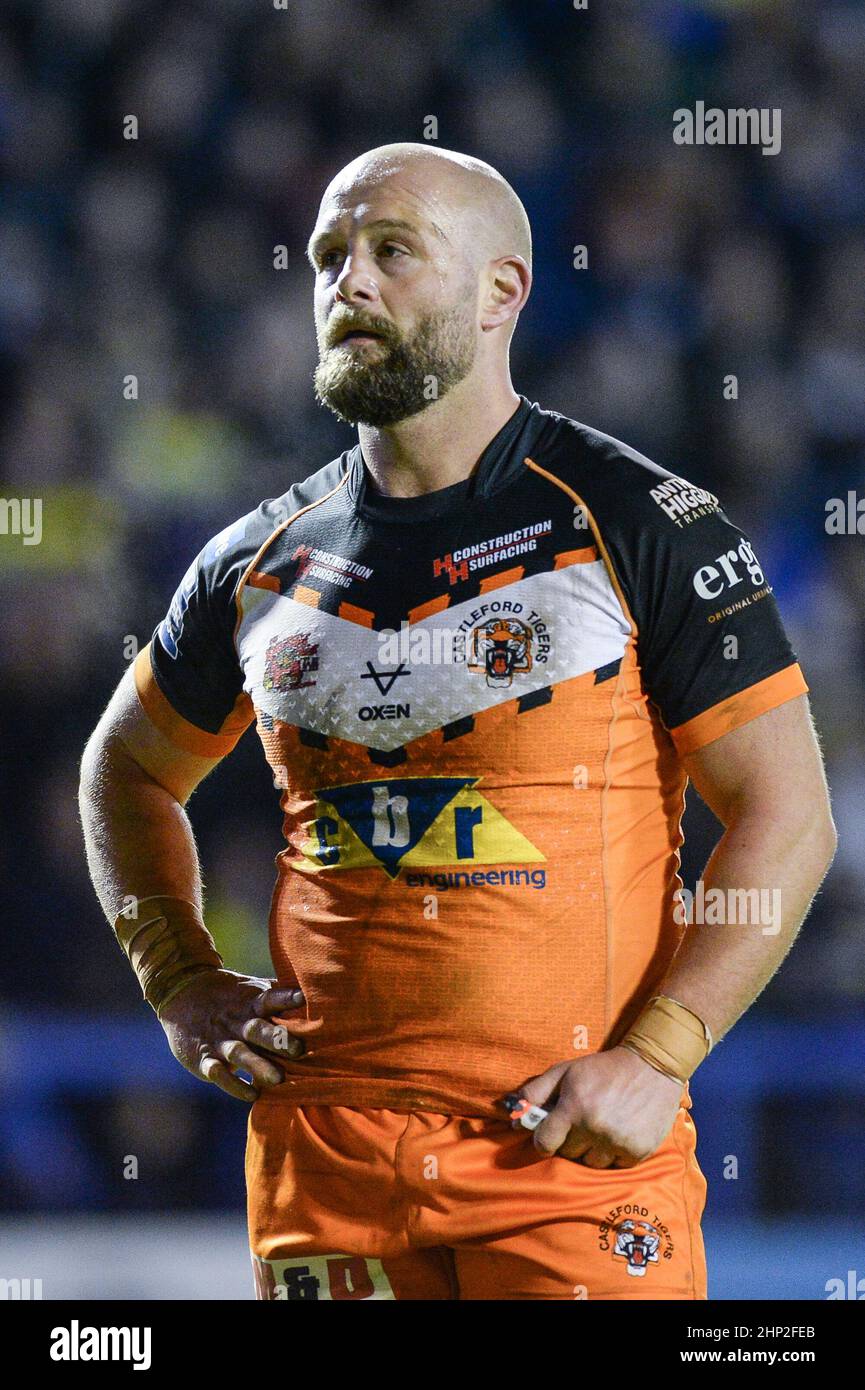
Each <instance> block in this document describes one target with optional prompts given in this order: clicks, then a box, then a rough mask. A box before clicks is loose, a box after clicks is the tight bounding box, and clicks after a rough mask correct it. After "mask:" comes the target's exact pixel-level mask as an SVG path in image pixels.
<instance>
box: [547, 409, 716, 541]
mask: <svg viewBox="0 0 865 1390" xmlns="http://www.w3.org/2000/svg"><path fill="white" fill-rule="evenodd" d="M535 411H536V412H537V417H538V421H539V424H540V422H543V423H544V425H545V428H544V429H543V430H542V431H541V433H540V436H539V439H538V445H539V447H538V451H537V452H538V455H539V456H538V457H537V458H536V459H534V460H533V461H534V462H535V463H536V464H537V465H538V466H539V467H540V468H543V469H545V470H546V471H548V472H549V473H550V474H552V475H553V476H554V477H555V478H556V479H557V480H558V482H559V483H560V484H563V485H564V486H565V487H568V488H570V489H571V490H573V491H574V492H575V493H577V494H578V496H579V499H580V501H582V502H584V503H585V505H586V506H588V507H589V509H590V510H591V511H592V513H593V514H594V515H595V516H596V518H597V520H598V521H599V522H601V523H606V524H610V523H613V524H616V525H617V527H621V526H623V525H624V526H627V523H628V521H631V522H633V523H635V524H637V525H638V526H641V527H642V526H645V525H646V524H649V523H651V522H652V521H659V522H661V523H662V524H663V523H664V521H665V520H666V521H673V522H676V521H677V520H678V518H679V517H680V516H681V515H682V514H690V513H692V512H697V513H698V514H699V515H706V514H707V513H708V512H718V511H719V510H720V505H719V502H718V498H717V497H716V496H715V495H714V494H713V493H711V492H709V491H708V489H706V488H703V487H701V486H700V485H699V484H697V483H694V482H691V481H690V480H689V479H688V478H687V477H683V476H682V475H681V474H680V473H678V472H676V471H675V470H674V469H672V468H666V467H664V466H662V465H661V464H659V463H656V462H655V461H654V460H653V459H650V458H648V457H647V456H646V455H645V454H642V453H640V451H639V450H638V449H634V448H632V447H631V445H630V444H626V443H624V441H623V440H621V439H616V438H615V437H614V436H613V435H610V434H605V433H604V432H603V431H602V430H598V429H595V428H594V427H593V426H591V425H586V424H583V423H582V422H581V421H579V420H574V419H572V418H571V417H570V416H567V415H563V414H561V413H560V412H558V411H555V410H545V409H541V407H539V406H535Z"/></svg>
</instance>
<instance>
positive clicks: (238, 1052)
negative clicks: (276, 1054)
mask: <svg viewBox="0 0 865 1390" xmlns="http://www.w3.org/2000/svg"><path fill="white" fill-rule="evenodd" d="M213 1051H214V1052H215V1053H216V1055H217V1057H219V1058H221V1059H222V1061H224V1062H226V1063H227V1064H228V1066H229V1067H230V1068H231V1070H232V1071H246V1072H249V1075H250V1076H251V1077H252V1080H253V1084H254V1085H255V1086H278V1085H279V1084H280V1083H281V1082H282V1081H284V1080H285V1076H284V1075H283V1072H282V1069H281V1068H280V1067H278V1066H276V1064H275V1063H274V1062H271V1061H269V1060H268V1058H267V1057H262V1056H260V1055H259V1053H257V1052H253V1050H252V1048H251V1047H247V1046H246V1044H245V1043H242V1042H241V1041H240V1039H239V1038H231V1039H230V1040H229V1041H228V1042H223V1043H217V1044H216V1046H215V1047H214V1049H213Z"/></svg>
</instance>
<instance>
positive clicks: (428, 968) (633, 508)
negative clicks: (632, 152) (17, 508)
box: [82, 145, 834, 1300]
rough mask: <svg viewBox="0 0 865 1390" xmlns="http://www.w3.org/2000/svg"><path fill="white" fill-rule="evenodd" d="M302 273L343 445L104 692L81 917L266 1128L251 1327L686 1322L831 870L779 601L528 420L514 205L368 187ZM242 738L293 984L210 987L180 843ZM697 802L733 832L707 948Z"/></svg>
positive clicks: (478, 166)
mask: <svg viewBox="0 0 865 1390" xmlns="http://www.w3.org/2000/svg"><path fill="white" fill-rule="evenodd" d="M309 259H310V262H311V264H312V268H313V273H314V277H315V322H316V330H317V335H318V343H319V354H320V358H319V364H318V367H317V369H316V372H315V389H316V392H317V395H318V398H319V399H320V401H321V402H322V403H323V404H324V405H326V406H327V407H329V408H330V409H331V410H332V411H334V412H335V413H336V414H337V415H338V416H339V417H340V419H342V420H344V421H347V422H348V423H350V424H352V425H356V426H357V429H358V442H357V443H356V444H355V445H354V447H352V448H350V449H347V450H346V451H345V452H344V453H343V454H341V455H340V457H339V458H337V459H335V460H333V461H332V462H330V463H327V464H326V465H325V466H324V467H323V468H320V469H319V470H318V471H317V472H314V473H313V474H312V475H311V476H310V477H309V478H307V479H306V481H304V482H302V483H300V484H296V485H294V486H292V487H290V488H289V489H288V490H287V491H286V492H284V493H282V494H281V495H280V496H278V497H276V498H273V499H270V500H268V501H266V502H263V503H262V504H261V505H260V506H259V507H257V508H256V509H255V510H254V511H252V512H250V513H249V514H248V515H247V516H245V517H243V518H241V519H240V520H239V521H237V522H235V523H234V524H233V525H231V526H229V527H227V529H226V530H224V531H223V532H221V533H220V534H219V535H218V536H216V537H215V538H214V539H213V540H212V541H211V542H210V543H209V544H208V545H207V546H205V548H204V550H203V551H202V552H201V554H200V555H199V556H198V557H197V558H196V560H195V561H194V562H193V563H192V565H191V566H190V568H189V570H188V571H187V573H186V575H185V576H184V578H183V580H182V581H181V583H180V587H179V588H178V590H177V593H176V595H175V597H174V600H173V602H172V604H171V607H170V609H169V611H168V614H167V616H166V618H165V619H164V621H163V622H162V623H161V624H160V625H159V627H158V628H157V629H156V631H155V632H154V634H153V638H152V641H151V642H150V643H149V645H148V646H147V648H146V649H145V650H144V651H142V652H141V654H140V655H139V657H138V658H137V660H136V662H135V665H134V670H133V671H130V672H129V673H128V674H127V675H126V676H125V677H124V679H123V680H122V681H121V683H120V686H119V687H118V689H117V691H116V692H115V695H114V697H113V699H112V701H111V703H110V704H109V706H108V709H107V711H106V713H105V715H104V716H103V719H102V721H101V722H100V724H99V726H98V727H97V729H96V731H95V733H94V735H93V737H92V739H91V741H90V743H89V745H88V748H87V751H86V753H85V757H84V763H83V768H82V815H83V820H84V826H85V832H86V836H87V847H88V855H89V862H90V867H91V872H92V875H93V879H94V883H95V885H96V889H97V892H98V894H99V897H100V900H101V902H102V905H103V907H104V909H105V912H106V914H107V916H108V918H109V920H110V921H111V922H112V924H113V926H114V929H115V932H116V934H117V936H118V939H119V941H120V943H121V945H122V946H123V948H124V950H125V951H126V953H127V955H128V956H129V959H130V961H131V963H132V965H133V967H134V968H135V970H136V971H137V973H138V976H139V979H140V981H141V984H142V989H143V992H144V996H145V998H146V999H147V1000H148V1002H149V1003H151V1004H152V1006H153V1007H154V1009H155V1010H156V1012H157V1014H158V1017H159V1019H160V1021H161V1023H162V1026H163V1028H164V1030H165V1033H166V1036H167V1039H168V1042H169V1045H170V1047H171V1049H172V1051H173V1052H174V1055H175V1056H176V1057H177V1059H178V1060H179V1061H180V1062H181V1063H182V1064H183V1065H184V1066H185V1067H187V1069H188V1070H190V1071H192V1072H193V1073H194V1074H195V1075H197V1076H199V1077H201V1078H202V1079H204V1080H206V1081H209V1082H211V1083H213V1084H215V1085H216V1086H219V1087H220V1088H221V1089H223V1090H224V1091H226V1092H227V1093H228V1094H229V1095H232V1096H236V1097H237V1098H238V1099H240V1100H244V1101H254V1104H253V1106H252V1109H251V1112H250V1121H249V1139H248V1147H247V1161H246V1174H247V1187H248V1193H249V1231H250V1242H251V1248H252V1255H253V1265H254V1270H255V1277H256V1287H257V1291H258V1294H259V1296H260V1297H262V1298H271V1299H291V1300H300V1299H357V1300H362V1299H394V1298H397V1299H469V1300H473V1299H486V1298H496V1299H514V1300H516V1299H521V1300H522V1299H574V1298H577V1299H579V1298H589V1299H653V1298H664V1299H701V1298H705V1297H706V1270H705V1260H704V1254H703V1245H702V1240H701V1234H700V1219H701V1213H702V1209H703V1203H704V1197H705V1190H706V1184H705V1180H704V1178H703V1176H702V1174H701V1172H700V1169H699V1167H698V1165H697V1162H696V1158H695V1132H694V1125H693V1122H692V1120H691V1117H690V1113H689V1112H690V1107H691V1098H690V1092H689V1079H690V1077H691V1076H692V1075H693V1073H694V1072H695V1071H696V1069H697V1068H698V1067H699V1065H700V1064H701V1062H702V1061H703V1060H704V1058H705V1057H706V1055H707V1053H708V1052H709V1050H710V1048H711V1047H712V1046H713V1044H714V1043H716V1042H717V1041H718V1039H719V1038H720V1037H722V1036H723V1035H724V1033H725V1032H726V1031H727V1030H728V1029H729V1028H730V1027H731V1026H732V1025H733V1023H734V1022H735V1021H736V1019H737V1018H738V1017H739V1016H740V1015H741V1014H742V1013H743V1012H744V1010H745V1009H747V1008H748V1006H749V1005H750V1003H751V1002H752V1000H753V999H754V998H755V997H756V995H757V994H758V993H759V992H760V990H761V989H762V988H763V986H764V985H765V984H766V982H767V981H768V980H769V978H770V977H771V975H772V974H773V972H774V971H775V970H776V969H777V967H778V965H779V963H780V961H781V960H782V958H783V957H784V955H785V954H786V951H787V950H788V948H789V946H790V944H791V942H792V940H793V938H794V936H795V934H796V931H797V929H798V926H799V924H800V923H801V920H802V918H803V916H804V914H805V912H806V911H807V908H808V904H809V902H810V900H811V898H812V896H813V894H814V892H815V890H816V887H817V885H818V883H819V881H820V879H821V877H822V875H823V873H824V871H825V869H826V866H827V864H828V862H829V859H830V857H831V854H832V850H833V847H834V828H833V826H832V820H831V815H830V811H829V806H828V798H827V794H826V787H825V780H824V776H823V770H822V766H821V761H820V756H819V752H818V749H817V744H816V741H815V737H814V733H813V729H812V725H811V721H810V717H809V713H808V708H807V698H806V691H807V687H806V685H805V682H804V679H803V676H802V673H801V671H800V668H799V665H798V663H797V661H796V658H795V656H794V654H793V652H792V651H791V648H790V645H789V643H788V641H787V638H786V636H785V633H784V630H783V627H782V624H781V620H780V618H779V615H778V610H777V607H776V604H775V601H774V599H773V597H772V592H771V588H770V586H769V584H768V582H767V581H766V578H765V575H764V573H763V571H762V569H761V566H760V562H759V560H758V558H757V556H756V554H755V552H754V550H753V547H752V546H751V545H750V543H749V541H748V540H747V538H746V537H745V536H744V535H743V534H742V532H741V531H739V530H738V529H737V528H736V527H735V526H733V525H732V524H731V523H730V521H728V519H727V518H726V516H725V515H724V513H723V511H722V510H721V509H720V506H719V503H718V500H717V498H716V497H714V496H713V495H712V494H711V493H709V492H707V491H706V490H705V489H703V488H700V487H699V486H694V485H693V484H691V483H689V482H687V481H686V480H684V479H683V478H681V477H679V476H677V475H676V474H674V473H671V472H668V471H666V470H665V469H663V468H660V467H658V466H657V465H655V464H653V463H651V462H649V460H647V459H646V458H644V457H643V456H642V455H640V454H638V453H636V452H634V450H632V449H630V448H628V447H627V445H624V444H621V443H619V442H618V441H616V440H614V439H611V438H609V437H608V436H606V435H603V434H600V433H598V432H597V431H595V430H593V429H590V428H588V427H587V426H585V425H581V424H577V423H576V422H574V421H572V420H569V419H566V418H564V417H563V416H561V415H558V414H554V413H551V412H548V411H546V410H543V409H541V408H540V407H539V406H537V405H534V404H531V403H530V402H529V401H528V400H527V399H525V397H523V396H520V395H519V394H517V392H516V391H515V390H514V388H513V386H512V384H511V379H510V372H509V367H508V349H509V343H510V338H511V335H512V333H513V330H514V327H515V325H516V322H517V319H518V316H519V314H520V312H521V310H522V309H523V306H524V305H525V303H526V298H527V296H528V293H529V287H530V281H531V268H530V267H531V240H530V234H529V226H528V221H527V219H526V215H525V212H524V210H523V208H522V205H521V204H520V201H519V199H518V198H517V196H516V194H515V193H514V191H513V189H512V188H510V187H509V185H508V184H507V183H506V182H505V180H504V179H503V178H502V177H501V176H500V175H499V174H498V173H496V171H495V170H493V169H491V168H489V166H487V165H485V164H483V163H482V162H481V161H479V160H477V159H471V158H468V157H466V156H464V155H460V154H457V153H454V152H452V151H445V150H438V149H433V148H430V147H427V146H420V145H388V146H385V147H383V148H381V149H378V150H373V151H371V152H369V153H368V154H365V155H362V156H361V157H360V158H359V159H357V160H355V161H354V162H353V163H351V164H349V165H348V166H347V168H345V169H343V170H342V171H341V172H340V173H339V174H337V176H336V177H335V178H334V180H333V182H332V183H331V184H330V185H329V187H328V188H327V190H326V191H325V194H324V197H323V199H322V203H321V208H320V211H319V215H318V220H317V222H316V226H315V228H314V230H313V233H312V236H311V239H310V243H309ZM253 719H254V720H255V722H256V727H257V732H258V735H259V737H260V739H261V742H262V745H263V748H264V752H265V754H266V757H267V759H268V761H269V763H270V766H271V768H272V769H273V774H274V781H275V784H276V785H277V786H278V787H279V788H280V789H281V792H282V796H281V806H282V810H283V814H284V831H285V838H286V849H285V850H284V851H283V853H282V854H281V855H280V856H279V858H278V861H277V863H278V869H279V872H278V879H277V884H276V888H275V891H274V896H273V904H272V910H271V914H270V922H269V930H270V943H271V949H272V955H273V964H274V978H273V979H259V978H254V977H250V976H245V975H240V974H237V973H235V972H233V971H230V970H226V969H225V968H224V967H223V962H222V959H221V957H220V955H219V953H218V951H217V950H216V947H215V945H214V942H213V940H212V938H211V937H210V935H209V933H208V931H207V928H206V925H205V922H204V917H203V915H202V892H201V879H200V874H199V869H198V862H197V857H196V851H195V844H194V840H193V835H192V830H191V827H190V822H189V820H188V818H187V815H186V812H185V810H184V806H185V804H186V802H187V801H188V799H189V797H190V796H191V794H192V792H193V790H194V788H195V787H196V786H197V785H198V783H199V782H200V781H201V779H202V778H203V777H205V776H206V775H207V774H208V773H209V772H210V771H211V770H212V769H213V768H214V767H215V766H216V765H217V763H218V762H219V761H220V759H222V758H223V757H225V756H226V755H227V754H228V753H230V752H231V750H232V749H233V748H234V746H235V744H236V743H237V740H238V739H239V738H240V736H241V734H242V733H243V732H244V730H245V729H246V728H247V727H248V725H249V724H250V723H251V722H252V721H253ZM688 777H690V778H692V779H693V781H694V783H695V785H696V787H697V788H698V790H699V791H700V793H701V795H702V796H703V797H704V799H705V800H706V801H707V802H708V804H709V805H710V806H711V807H712V809H713V810H714V811H715V812H716V814H717V815H718V817H719V819H720V820H721V822H722V823H723V826H724V833H723V836H722V838H721V839H720V841H719V843H718V845H717V847H716V849H715V852H714V853H713V855H712V858H711V860H710V863H709V865H708V866H707V869H706V872H705V875H704V881H703V899H702V900H701V904H702V902H704V901H708V900H709V899H710V898H711V899H712V901H713V902H714V903H715V904H717V903H720V904H721V908H722V914H721V915H720V916H719V915H718V914H717V912H716V914H715V916H714V917H709V918H708V919H707V921H705V922H704V921H703V920H702V918H701V915H700V914H698V915H697V918H696V920H694V921H693V922H691V923H689V922H688V921H687V919H686V916H685V913H684V911H683V898H682V893H681V881H680V879H679V877H678V873H677V869H678V850H679V846H680V844H681V832H680V820H681V812H682V808H683V799H684V792H685V787H686V784H687V780H688ZM226 814H227V815H228V814H231V811H230V809H228V808H227V809H226ZM794 847H795V852H793V851H794ZM770 890H771V891H770ZM755 900H756V902H757V903H758V904H759V906H760V908H761V909H762V908H763V907H764V906H765V904H766V903H767V902H771V903H772V904H773V907H772V910H771V912H770V913H769V914H768V915H767V914H766V913H765V912H764V911H760V912H757V913H756V914H755V913H754V912H753V911H752V908H753V903H754V901H755ZM743 902H744V903H745V904H746V906H745V907H744V908H743V907H742V904H743ZM718 923H721V924H722V925H720V926H719V925H717V924H718Z"/></svg>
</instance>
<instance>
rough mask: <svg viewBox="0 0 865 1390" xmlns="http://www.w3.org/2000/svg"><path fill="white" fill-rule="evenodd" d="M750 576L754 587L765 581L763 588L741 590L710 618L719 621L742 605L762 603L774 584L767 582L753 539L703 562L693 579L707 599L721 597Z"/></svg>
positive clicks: (699, 591) (699, 594)
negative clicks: (752, 543)
mask: <svg viewBox="0 0 865 1390" xmlns="http://www.w3.org/2000/svg"><path fill="white" fill-rule="evenodd" d="M746 578H747V579H750V581H751V585H752V588H754V587H755V586H756V585H758V584H759V585H762V588H759V589H757V590H756V592H752V593H748V592H746V591H741V590H740V591H739V594H737V595H736V597H735V600H734V602H733V603H731V604H727V605H726V606H725V607H724V608H721V609H718V610H717V611H716V612H714V613H712V614H710V616H709V617H708V618H707V622H710V623H715V622H718V620H719V619H720V618H727V617H729V616H730V614H731V613H736V612H738V611H739V609H742V608H750V606H751V605H752V604H754V603H758V602H759V600H760V599H762V598H765V597H766V596H767V594H770V593H771V592H772V587H771V585H769V584H766V582H765V575H764V574H763V570H762V568H761V566H760V561H759V560H758V559H757V556H756V555H755V554H754V549H753V546H752V545H751V543H750V541H746V540H745V539H744V538H743V539H742V540H741V541H740V542H739V545H738V547H737V548H736V549H735V550H733V549H731V550H725V551H724V553H723V554H722V555H716V557H715V559H714V560H713V561H712V563H711V564H710V565H701V566H700V568H699V569H698V570H697V571H696V573H695V574H694V576H693V580H692V582H693V585H694V591H695V592H696V593H697V594H698V596H699V597H700V598H701V599H703V600H704V601H705V602H706V603H712V602H714V601H715V600H716V599H719V598H720V597H721V596H722V594H726V593H728V592H729V591H730V590H731V589H736V588H737V586H738V585H739V584H743V583H744V582H745V580H746ZM740 595H741V596H740Z"/></svg>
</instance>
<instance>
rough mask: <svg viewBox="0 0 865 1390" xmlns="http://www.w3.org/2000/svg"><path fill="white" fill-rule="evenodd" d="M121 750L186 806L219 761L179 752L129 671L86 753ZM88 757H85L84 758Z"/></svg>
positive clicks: (115, 693)
mask: <svg viewBox="0 0 865 1390" xmlns="http://www.w3.org/2000/svg"><path fill="white" fill-rule="evenodd" d="M112 747H113V748H114V749H117V748H119V749H120V752H121V755H122V754H125V755H127V756H128V757H129V758H131V759H132V761H133V762H134V763H136V764H137V765H138V767H140V768H141V769H142V770H143V771H144V772H146V773H147V775H148V776H149V777H151V778H152V779H153V781H155V782H158V783H159V785H160V786H162V787H165V789H166V790H167V791H169V792H171V794H172V796H174V797H175V798H176V800H177V801H179V802H180V804H181V805H183V804H185V802H187V801H188V800H189V798H190V796H191V795H192V793H193V792H194V790H195V788H196V787H197V786H198V784H199V782H201V781H203V779H204V778H205V777H206V776H207V774H208V773H209V772H212V771H213V769H214V768H215V767H216V766H217V764H218V763H220V762H221V761H222V758H221V757H218V758H206V757H202V756H200V755H199V754H196V753H188V752H186V751H185V750H184V749H182V748H178V747H177V746H176V744H174V743H172V742H171V740H170V739H168V738H166V736H165V734H163V733H161V732H160V730H159V729H157V727H156V725H155V724H154V723H153V721H152V720H151V719H150V717H149V716H148V715H147V713H146V712H145V710H144V708H143V706H142V704H141V701H140V699H139V697H138V692H137V690H136V687H135V679H134V676H133V672H132V668H131V667H130V669H129V670H128V671H127V672H126V674H125V675H124V677H123V679H122V680H121V681H120V684H119V685H118V687H117V689H116V690H115V692H114V694H113V695H112V697H111V700H110V701H109V704H108V706H107V708H106V710H105V713H104V714H103V716H102V718H101V719H100V721H99V723H98V725H97V726H96V729H95V731H94V733H93V736H92V738H91V741H90V744H88V749H95V748H98V749H100V750H101V751H103V752H104V751H105V750H106V749H108V750H110V749H111V748H112ZM86 756H87V755H86V754H85V757H86Z"/></svg>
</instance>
